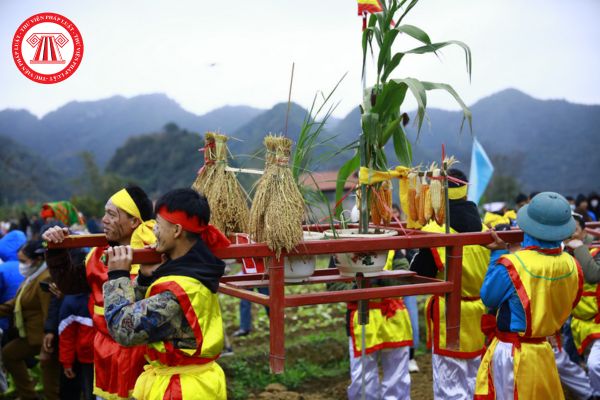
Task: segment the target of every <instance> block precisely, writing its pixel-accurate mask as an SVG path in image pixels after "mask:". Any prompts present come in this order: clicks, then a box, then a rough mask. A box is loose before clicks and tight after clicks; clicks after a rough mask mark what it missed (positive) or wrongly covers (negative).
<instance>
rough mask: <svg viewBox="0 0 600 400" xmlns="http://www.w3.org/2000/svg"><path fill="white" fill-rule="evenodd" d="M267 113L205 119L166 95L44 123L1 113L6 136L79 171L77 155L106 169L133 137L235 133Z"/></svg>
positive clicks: (219, 113)
mask: <svg viewBox="0 0 600 400" xmlns="http://www.w3.org/2000/svg"><path fill="white" fill-rule="evenodd" d="M261 112H262V110H258V109H255V108H252V107H247V106H226V107H222V108H220V109H217V110H213V111H211V112H209V113H207V114H205V115H203V116H198V115H195V114H193V113H190V112H188V111H185V110H184V109H183V108H181V106H180V105H179V104H178V103H176V102H175V101H174V100H172V99H170V98H168V97H167V96H165V95H164V94H149V95H141V96H136V97H132V98H129V99H128V98H125V97H122V96H114V97H110V98H108V99H103V100H98V101H86V102H77V101H73V102H70V103H68V104H66V105H64V106H62V107H60V108H59V109H58V110H56V111H53V112H51V113H48V114H47V115H45V116H44V117H43V118H42V119H37V118H36V117H35V116H33V115H32V114H30V113H29V112H27V111H23V110H17V111H15V110H4V111H0V134H2V135H4V136H8V137H11V138H12V139H13V140H15V141H17V142H19V143H21V144H23V145H25V146H27V147H28V148H30V149H31V150H32V151H35V152H39V153H40V154H42V155H43V156H45V157H47V158H48V159H49V160H50V161H51V162H54V163H55V164H57V165H58V164H59V165H61V166H67V167H73V166H76V165H77V164H76V162H75V160H76V158H77V156H76V154H77V153H79V152H80V151H83V150H89V151H91V152H92V153H93V154H94V156H95V158H96V161H97V162H98V164H99V165H100V166H101V167H104V166H105V165H106V163H107V161H108V159H109V158H110V157H111V156H112V155H113V153H114V151H115V150H116V149H117V147H119V146H121V145H122V144H123V143H125V141H126V140H127V138H129V137H132V136H135V135H140V134H143V133H146V132H153V131H156V130H158V129H160V128H162V127H163V126H164V125H165V124H167V123H169V122H174V123H176V124H178V125H179V126H181V127H182V128H185V129H188V130H190V131H192V132H197V133H203V132H204V131H206V130H217V129H220V130H221V131H223V132H233V131H234V130H236V129H237V128H239V127H240V126H241V125H243V124H245V123H246V122H248V121H249V120H251V119H252V118H254V117H255V116H256V115H258V114H260V113H261Z"/></svg>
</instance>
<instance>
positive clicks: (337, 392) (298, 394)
mask: <svg viewBox="0 0 600 400" xmlns="http://www.w3.org/2000/svg"><path fill="white" fill-rule="evenodd" d="M416 360H417V363H418V365H419V368H420V372H418V373H413V374H410V378H411V390H410V392H411V398H412V399H417V400H421V399H422V400H430V399H433V391H432V380H431V356H429V355H422V356H417V357H416ZM349 383H350V379H349V376H339V377H336V378H331V379H326V380H312V381H310V382H308V383H305V384H303V385H302V386H301V387H300V388H298V389H297V390H296V391H287V390H285V387H283V386H282V385H277V384H274V385H269V387H267V388H266V390H265V391H264V392H262V393H259V394H258V395H255V396H252V397H249V399H269V400H341V399H346V398H347V396H346V387H347V386H348V384H349Z"/></svg>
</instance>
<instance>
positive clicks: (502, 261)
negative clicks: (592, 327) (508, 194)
mask: <svg viewBox="0 0 600 400" xmlns="http://www.w3.org/2000/svg"><path fill="white" fill-rule="evenodd" d="M526 238H527V236H526ZM493 268H494V270H492V268H490V272H491V273H496V272H499V273H502V274H508V277H509V279H510V283H511V284H512V289H511V290H512V293H514V294H516V296H518V303H519V304H520V306H521V307H522V311H523V312H524V317H525V318H524V322H525V324H524V326H523V328H522V330H521V331H518V332H517V331H508V330H497V331H496V333H495V335H494V338H493V340H492V342H491V343H490V346H489V347H488V349H487V351H486V353H485V355H484V357H483V359H482V361H481V366H480V368H479V371H478V374H477V382H476V388H475V398H476V399H496V398H513V397H514V398H515V399H516V398H522V399H550V398H552V399H558V398H563V391H562V387H561V384H560V380H559V377H558V372H557V369H556V364H555V361H554V353H553V350H552V346H551V345H550V343H548V341H547V339H546V338H547V337H548V336H552V335H554V334H555V333H556V332H557V331H558V330H559V329H560V327H561V326H562V324H563V323H564V321H565V320H566V319H567V317H568V315H569V313H570V311H571V309H572V308H573V307H575V304H577V302H578V301H579V298H580V296H581V291H582V285H583V274H582V272H581V268H580V267H579V265H578V264H577V261H576V260H575V259H574V258H573V257H572V256H570V255H569V254H567V253H563V252H561V251H560V248H554V249H544V248H539V247H526V248H524V249H523V250H521V251H517V252H516V253H515V254H511V255H504V256H502V257H500V258H499V259H498V262H497V264H496V265H495V266H494V267H493ZM490 276H492V275H491V274H490ZM494 284H495V282H493V279H490V280H489V281H488V277H486V282H484V287H483V288H482V296H483V297H484V300H486V299H487V297H485V296H484V291H486V290H487V289H486V288H487V287H488V285H490V286H493V285H494ZM486 304H487V302H486ZM506 304H507V303H502V304H500V306H506ZM488 305H490V306H492V307H497V306H498V304H488ZM511 307H512V306H511ZM511 312H512V313H515V312H516V310H511ZM511 324H512V323H511ZM505 328H506V327H505Z"/></svg>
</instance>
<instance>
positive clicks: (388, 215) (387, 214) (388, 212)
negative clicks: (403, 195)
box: [381, 181, 393, 226]
mask: <svg viewBox="0 0 600 400" xmlns="http://www.w3.org/2000/svg"><path fill="white" fill-rule="evenodd" d="M381 197H382V198H383V200H384V202H385V207H384V210H383V211H384V213H381V214H382V215H383V225H386V226H387V225H389V224H390V222H391V221H392V203H393V200H392V184H391V183H390V182H389V181H388V182H385V187H384V188H383V194H382V196H381Z"/></svg>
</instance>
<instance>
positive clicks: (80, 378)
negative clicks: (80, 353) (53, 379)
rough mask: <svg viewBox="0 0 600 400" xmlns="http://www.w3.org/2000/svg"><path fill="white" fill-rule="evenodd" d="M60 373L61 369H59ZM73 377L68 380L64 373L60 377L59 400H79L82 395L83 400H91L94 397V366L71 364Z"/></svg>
mask: <svg viewBox="0 0 600 400" xmlns="http://www.w3.org/2000/svg"><path fill="white" fill-rule="evenodd" d="M61 371H62V368H61ZM73 372H74V373H75V377H74V378H73V379H69V378H67V377H66V376H65V374H64V371H63V373H62V374H61V376H60V398H61V399H62V400H80V399H81V397H82V394H83V398H84V399H85V400H93V399H94V395H93V394H92V392H93V391H94V364H81V363H79V362H77V361H75V363H74V364H73Z"/></svg>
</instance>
